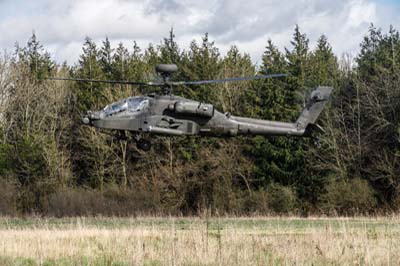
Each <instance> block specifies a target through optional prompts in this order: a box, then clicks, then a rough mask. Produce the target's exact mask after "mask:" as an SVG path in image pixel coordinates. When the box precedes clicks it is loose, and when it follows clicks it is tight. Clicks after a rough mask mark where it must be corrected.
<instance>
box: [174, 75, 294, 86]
mask: <svg viewBox="0 0 400 266" xmlns="http://www.w3.org/2000/svg"><path fill="white" fill-rule="evenodd" d="M286 76H289V74H269V75H257V76H252V77H238V78H226V79H211V80H198V81H169V82H167V84H169V85H200V84H212V83H223V82H232V81H244V80H255V79H266V78H280V77H286Z"/></svg>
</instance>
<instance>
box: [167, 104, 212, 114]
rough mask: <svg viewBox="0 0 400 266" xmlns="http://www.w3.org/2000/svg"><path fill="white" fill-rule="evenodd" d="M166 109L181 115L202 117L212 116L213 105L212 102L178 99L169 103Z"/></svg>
mask: <svg viewBox="0 0 400 266" xmlns="http://www.w3.org/2000/svg"><path fill="white" fill-rule="evenodd" d="M168 109H169V110H171V111H175V113H177V114H182V115H197V116H202V117H213V115H214V106H213V105H212V104H207V103H200V102H180V101H179V102H176V103H175V104H172V105H170V106H169V107H168Z"/></svg>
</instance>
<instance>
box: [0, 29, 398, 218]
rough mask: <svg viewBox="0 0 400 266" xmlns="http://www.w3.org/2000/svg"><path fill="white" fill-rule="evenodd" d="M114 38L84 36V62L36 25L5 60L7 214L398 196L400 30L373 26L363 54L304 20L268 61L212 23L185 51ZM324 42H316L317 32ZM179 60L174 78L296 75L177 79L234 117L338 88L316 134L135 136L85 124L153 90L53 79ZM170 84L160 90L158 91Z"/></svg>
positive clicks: (389, 202)
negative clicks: (139, 142)
mask: <svg viewBox="0 0 400 266" xmlns="http://www.w3.org/2000/svg"><path fill="white" fill-rule="evenodd" d="M166 35H167V37H165V38H164V39H163V40H161V41H160V43H158V44H149V46H148V47H146V48H143V47H138V45H137V43H136V42H135V41H133V40H132V43H131V44H130V47H125V46H124V44H122V43H120V44H119V45H118V46H117V47H112V45H111V44H110V40H109V39H108V38H106V39H105V40H104V41H102V43H101V44H100V45H99V44H96V43H95V42H94V41H93V40H92V39H90V38H89V37H87V38H86V39H85V40H84V42H83V47H82V51H81V55H80V57H79V61H78V62H76V63H75V64H74V65H68V64H67V63H63V64H59V63H57V62H55V61H54V60H53V59H52V58H51V56H50V54H49V53H48V52H47V51H46V49H45V47H43V45H42V44H41V43H40V41H39V39H38V37H37V36H36V35H35V34H33V35H32V36H31V37H30V38H29V40H28V42H27V43H26V45H24V46H21V45H20V44H16V46H15V50H14V51H13V52H12V53H7V52H3V53H1V57H0V112H1V115H0V132H1V142H0V214H1V215H10V216H18V215H44V216H56V217H61V216H79V215H89V216H91V215H102V216H131V215H202V214H204V213H210V214H212V215H299V216H307V215H375V214H387V213H393V212H397V211H398V210H399V207H400V184H399V183H400V175H399V174H400V150H399V149H400V102H399V97H400V72H399V70H400V34H399V31H398V30H396V29H394V28H393V27H390V29H389V31H388V32H385V31H382V30H381V29H379V28H376V27H375V26H374V25H371V26H370V27H369V28H368V29H366V36H365V37H364V39H363V40H362V42H361V43H360V50H359V53H358V54H357V55H355V56H354V57H352V56H350V55H340V56H338V55H336V54H335V53H334V52H333V50H334V48H332V47H331V45H330V44H329V41H328V39H327V37H326V36H324V35H322V36H321V37H320V38H319V39H318V40H317V42H316V43H317V44H316V46H315V47H310V41H309V39H308V37H307V35H306V34H305V33H303V32H301V29H300V28H299V27H298V26H296V27H295V28H294V32H293V36H292V41H291V43H290V45H289V46H288V47H286V48H285V49H284V50H282V49H278V48H277V47H276V46H275V45H274V42H273V40H266V43H265V50H264V51H263V56H262V58H261V59H260V61H259V63H258V64H256V63H254V62H252V60H251V58H250V56H249V54H247V53H246V51H240V50H239V49H238V47H236V46H232V47H231V48H230V49H229V51H228V52H227V53H225V54H222V53H221V52H220V50H219V49H218V47H217V45H216V44H215V42H214V41H212V40H210V38H209V36H208V34H205V35H204V36H203V38H202V40H201V41H195V40H193V41H192V42H191V43H190V46H189V48H187V49H182V48H180V47H179V44H178V43H177V42H176V40H175V34H174V32H173V30H171V31H170V32H169V34H168V33H167V34H166ZM314 41H315V40H314ZM158 63H174V64H177V65H178V67H179V71H178V72H177V73H176V75H175V76H174V79H176V80H203V79H219V78H228V77H236V76H252V75H256V74H269V73H287V74H290V75H289V76H288V77H286V78H283V79H282V78H280V79H266V80H255V81H245V82H231V83H223V84H211V85H197V86H190V87H189V86H178V87H176V88H175V89H174V93H175V94H176V95H181V96H184V97H187V98H190V99H195V100H198V101H202V102H207V103H212V104H214V105H215V106H216V107H217V109H218V110H220V111H223V112H231V113H232V114H235V115H240V116H248V117H252V118H261V119H268V120H279V121H294V120H295V119H296V118H297V117H298V115H299V112H300V110H301V109H302V107H303V105H304V102H305V99H306V97H307V95H309V93H310V92H311V91H312V90H313V88H315V87H317V86H318V85H324V86H332V87H334V92H333V95H332V98H331V100H330V103H329V106H328V107H327V108H326V109H325V110H324V112H323V114H322V115H321V117H320V119H319V124H320V125H321V126H322V127H323V128H324V132H320V133H318V134H317V135H316V136H315V137H316V138H288V137H261V136H256V137H234V138H212V137H207V138H205V137H199V136H190V137H169V136H151V139H152V142H153V145H152V150H151V151H149V152H143V151H141V150H138V149H137V148H136V145H133V143H131V142H130V141H129V140H121V139H118V138H116V137H115V135H113V134H105V133H104V132H101V131H99V130H96V129H94V128H92V127H87V126H84V125H82V123H81V120H80V119H81V115H82V114H83V113H85V112H86V111H87V110H100V109H102V108H104V106H106V105H107V104H108V103H110V102H114V101H116V100H118V99H120V98H123V97H128V96H131V95H140V94H146V93H150V92H154V88H143V87H137V86H136V87H135V86H131V85H110V84H99V83H83V82H75V83H74V82H65V81H53V80H47V79H46V78H47V77H54V76H58V77H80V78H91V79H109V80H131V81H148V80H152V79H154V78H155V72H154V66H155V65H156V64H158ZM155 92H160V91H155Z"/></svg>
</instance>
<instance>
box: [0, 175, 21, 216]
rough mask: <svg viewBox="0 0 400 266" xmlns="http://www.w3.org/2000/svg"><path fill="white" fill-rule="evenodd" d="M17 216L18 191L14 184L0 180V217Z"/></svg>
mask: <svg viewBox="0 0 400 266" xmlns="http://www.w3.org/2000/svg"><path fill="white" fill-rule="evenodd" d="M16 214H17V189H16V187H15V185H14V184H12V183H10V182H8V181H6V180H0V215H10V216H15V215H16Z"/></svg>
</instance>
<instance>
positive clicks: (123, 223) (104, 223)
mask: <svg viewBox="0 0 400 266" xmlns="http://www.w3.org/2000/svg"><path fill="white" fill-rule="evenodd" d="M399 221H400V220H399V217H386V218H335V219H323V218H308V219H300V218H220V219H199V218H190V219H188V218H182V219H181V218H137V219H134V218H130V219H128V218H76V219H50V220H44V219H28V220H23V219H7V218H2V219H0V265H400V224H399Z"/></svg>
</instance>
